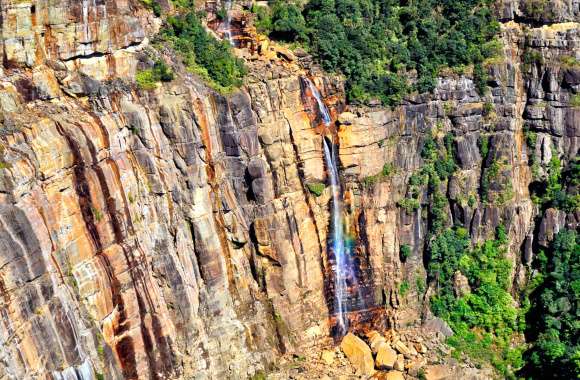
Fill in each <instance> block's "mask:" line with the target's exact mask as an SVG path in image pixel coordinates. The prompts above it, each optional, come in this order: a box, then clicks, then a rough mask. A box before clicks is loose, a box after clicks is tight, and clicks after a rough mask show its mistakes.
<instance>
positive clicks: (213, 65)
mask: <svg viewBox="0 0 580 380" xmlns="http://www.w3.org/2000/svg"><path fill="white" fill-rule="evenodd" d="M159 38H160V39H161V41H162V42H166V43H169V44H170V45H171V46H172V47H173V48H174V49H175V50H176V51H177V52H178V53H179V54H180V56H181V58H182V60H183V63H184V64H185V66H186V67H187V68H188V69H189V70H190V71H192V72H194V73H196V74H198V75H200V76H201V77H203V78H204V79H206V80H207V81H208V82H209V84H210V85H212V86H213V87H214V88H215V89H217V90H220V91H223V92H228V91H230V90H232V89H233V88H236V87H239V86H241V85H242V82H243V78H244V76H245V75H246V73H247V70H246V67H245V66H244V63H243V61H242V60H241V59H239V58H236V57H235V56H234V55H233V54H232V48H231V46H230V44H229V43H228V42H227V41H218V40H217V39H215V38H214V37H213V36H212V35H210V34H209V33H208V32H207V31H206V30H205V28H204V26H203V24H202V22H201V19H200V17H199V15H198V14H196V13H195V12H193V11H189V12H187V13H186V14H183V15H177V16H170V17H168V18H167V23H166V26H165V27H164V28H163V29H162V31H161V33H160V36H159Z"/></svg>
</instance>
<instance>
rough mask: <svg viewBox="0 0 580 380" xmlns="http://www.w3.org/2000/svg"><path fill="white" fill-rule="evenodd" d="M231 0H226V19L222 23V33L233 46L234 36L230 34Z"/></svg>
mask: <svg viewBox="0 0 580 380" xmlns="http://www.w3.org/2000/svg"><path fill="white" fill-rule="evenodd" d="M232 6H233V4H232V0H226V4H225V10H226V19H225V21H224V24H223V29H224V35H225V37H226V39H227V40H228V42H229V43H230V45H232V46H234V47H235V44H234V37H233V36H232Z"/></svg>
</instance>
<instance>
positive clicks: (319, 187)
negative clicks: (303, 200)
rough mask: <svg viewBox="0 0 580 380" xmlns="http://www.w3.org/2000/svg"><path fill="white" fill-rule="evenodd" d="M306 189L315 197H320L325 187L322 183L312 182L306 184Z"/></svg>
mask: <svg viewBox="0 0 580 380" xmlns="http://www.w3.org/2000/svg"><path fill="white" fill-rule="evenodd" d="M306 187H307V188H308V191H310V192H311V193H312V194H314V195H315V196H317V197H319V196H321V195H322V193H324V189H325V188H326V185H325V184H324V183H320V182H314V183H308V184H306Z"/></svg>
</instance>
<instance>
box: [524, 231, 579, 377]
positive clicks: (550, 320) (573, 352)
mask: <svg viewBox="0 0 580 380" xmlns="http://www.w3.org/2000/svg"><path fill="white" fill-rule="evenodd" d="M535 263H536V269H537V271H538V275H537V279H538V280H536V281H535V283H536V284H538V283H539V285H538V286H537V288H536V289H535V290H534V292H532V294H531V297H530V298H531V301H532V307H531V310H530V312H529V314H528V317H527V319H528V321H527V322H528V328H527V337H528V340H530V341H531V342H532V346H531V348H530V350H529V351H528V352H527V353H526V358H527V359H528V364H527V366H526V367H525V368H524V370H523V371H522V372H523V373H522V374H523V375H525V376H527V377H528V378H530V377H531V378H538V379H539V378H542V379H577V378H580V327H579V325H578V320H579V317H580V236H579V235H578V233H577V232H576V231H573V230H563V231H561V232H559V233H558V235H556V237H555V239H554V241H553V243H552V245H551V247H550V250H549V252H547V254H545V253H541V254H540V255H538V258H537V259H536V260H535Z"/></svg>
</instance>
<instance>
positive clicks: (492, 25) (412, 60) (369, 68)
mask: <svg viewBox="0 0 580 380" xmlns="http://www.w3.org/2000/svg"><path fill="white" fill-rule="evenodd" d="M489 4H490V2H489V1H488V0H470V1H469V2H468V4H467V3H466V2H462V1H445V2H440V1H436V0H417V1H413V2H400V1H394V0H310V1H309V2H308V3H307V4H306V6H305V7H304V8H303V9H302V10H301V9H300V8H299V6H298V2H297V1H286V2H282V1H276V2H275V3H274V5H273V6H272V23H271V25H272V26H271V27H270V26H269V25H270V23H269V22H265V27H264V26H262V24H259V28H262V29H264V30H266V31H267V30H270V28H271V30H272V33H271V36H272V37H274V38H278V39H281V40H285V41H301V42H303V43H306V44H308V46H309V48H310V51H312V53H313V54H314V56H315V57H316V58H317V59H318V60H319V61H320V63H321V64H322V66H323V67H324V68H325V69H326V70H328V71H337V72H341V73H342V74H344V75H345V76H346V77H347V93H348V96H349V99H350V100H351V101H363V102H365V101H369V100H372V99H379V100H381V101H382V102H383V103H384V104H388V105H395V104H397V103H399V102H400V101H401V100H402V99H403V97H404V96H405V95H406V94H408V93H409V92H411V91H418V92H421V93H422V92H428V91H431V90H432V89H433V88H434V87H435V84H436V77H437V74H438V72H439V70H440V69H442V68H444V67H464V66H467V65H473V64H475V66H476V67H475V69H474V72H475V74H476V78H475V79H476V82H477V84H478V88H480V89H483V88H484V87H485V82H486V78H485V77H486V76H485V72H484V70H483V66H482V63H483V62H484V61H485V59H487V58H490V57H492V56H493V55H494V54H496V53H497V52H498V49H497V46H498V44H497V43H494V41H495V36H496V34H497V32H498V31H499V24H498V23H497V22H496V21H495V20H494V18H493V15H492V12H491V10H490V7H489ZM254 9H255V12H256V13H257V8H254ZM258 20H259V22H260V23H261V22H262V21H265V20H267V17H260V16H258ZM411 73H412V74H411ZM410 74H411V75H410ZM415 74H416V75H415ZM414 77H416V79H415V80H409V78H414Z"/></svg>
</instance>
